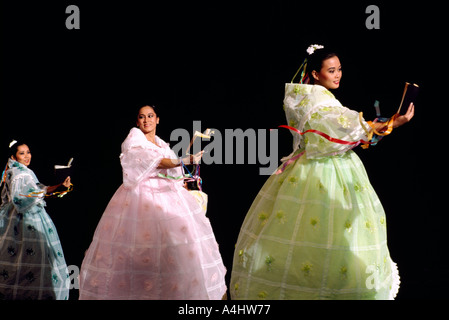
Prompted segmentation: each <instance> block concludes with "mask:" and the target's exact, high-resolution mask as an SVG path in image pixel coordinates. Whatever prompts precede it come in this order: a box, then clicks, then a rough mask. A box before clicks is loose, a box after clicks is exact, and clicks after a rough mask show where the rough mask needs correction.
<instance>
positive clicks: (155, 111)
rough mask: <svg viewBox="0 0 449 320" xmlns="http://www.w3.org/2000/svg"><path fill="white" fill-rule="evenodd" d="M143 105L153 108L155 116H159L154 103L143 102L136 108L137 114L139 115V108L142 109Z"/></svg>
mask: <svg viewBox="0 0 449 320" xmlns="http://www.w3.org/2000/svg"><path fill="white" fill-rule="evenodd" d="M143 107H150V108H153V111H154V113H156V116H157V117H159V111H158V108H156V106H155V105H154V104H143V105H141V106H140V107H139V109H137V116H139V111H140V109H142V108H143Z"/></svg>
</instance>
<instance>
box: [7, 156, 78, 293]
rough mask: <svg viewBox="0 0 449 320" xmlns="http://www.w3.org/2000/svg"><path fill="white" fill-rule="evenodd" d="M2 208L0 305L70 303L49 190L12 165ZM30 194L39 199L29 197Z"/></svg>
mask: <svg viewBox="0 0 449 320" xmlns="http://www.w3.org/2000/svg"><path fill="white" fill-rule="evenodd" d="M8 168H9V169H8V170H7V171H6V184H5V185H4V187H3V189H2V205H1V207H0V300H2V299H6V300H49V299H56V300H67V299H68V297H69V285H70V280H69V273H68V269H67V265H66V262H65V259H64V254H63V251H62V247H61V243H60V240H59V236H58V233H57V231H56V227H55V225H54V223H53V221H52V220H51V219H50V217H49V216H48V214H47V212H46V211H45V209H44V207H45V201H44V200H43V195H44V194H45V192H46V187H45V186H43V185H41V184H40V183H39V181H38V180H37V178H36V176H35V174H34V172H33V171H32V170H30V169H28V168H27V167H26V166H24V165H22V164H21V163H19V162H17V161H14V160H11V159H10V160H9V162H8ZM32 192H36V196H32V197H27V195H29V194H30V193H32Z"/></svg>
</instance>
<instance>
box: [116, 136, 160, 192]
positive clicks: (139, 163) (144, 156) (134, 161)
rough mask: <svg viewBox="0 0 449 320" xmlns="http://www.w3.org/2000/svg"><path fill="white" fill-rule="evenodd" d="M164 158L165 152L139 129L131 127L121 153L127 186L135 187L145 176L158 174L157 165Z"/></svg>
mask: <svg viewBox="0 0 449 320" xmlns="http://www.w3.org/2000/svg"><path fill="white" fill-rule="evenodd" d="M163 158H164V156H163V154H162V153H161V152H159V151H158V150H157V148H156V147H152V145H151V144H150V143H148V141H147V140H146V138H145V136H144V135H143V133H142V132H141V131H140V130H139V129H137V128H133V129H131V131H130V133H129V135H128V137H127V138H126V139H125V141H124V142H123V144H122V153H121V155H120V163H121V165H122V171H123V184H124V185H125V187H133V186H135V185H137V184H138V183H139V182H140V181H142V179H143V178H145V177H152V176H156V175H157V174H158V173H159V169H157V167H158V166H159V163H160V161H161V160H162V159H163Z"/></svg>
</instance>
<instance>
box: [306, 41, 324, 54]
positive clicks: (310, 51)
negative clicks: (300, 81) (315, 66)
mask: <svg viewBox="0 0 449 320" xmlns="http://www.w3.org/2000/svg"><path fill="white" fill-rule="evenodd" d="M323 48H324V46H322V45H320V44H312V45H310V46H309V47H308V48H307V53H308V54H309V56H310V55H311V54H313V53H314V52H315V51H316V50H318V49H323Z"/></svg>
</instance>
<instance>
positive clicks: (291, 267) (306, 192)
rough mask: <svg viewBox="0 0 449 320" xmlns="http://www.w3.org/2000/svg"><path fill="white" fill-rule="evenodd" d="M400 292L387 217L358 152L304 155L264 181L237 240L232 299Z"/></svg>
mask: <svg viewBox="0 0 449 320" xmlns="http://www.w3.org/2000/svg"><path fill="white" fill-rule="evenodd" d="M301 151H302V150H298V151H297V153H296V154H299V152H301ZM398 289H399V275H398V271H397V268H396V264H395V263H394V262H393V261H392V260H391V258H390V253H389V251H388V247H387V236H386V218H385V212H384V210H383V207H382V205H381V203H380V201H379V198H378V197H377V195H376V193H375V191H374V189H373V187H372V186H371V184H370V182H369V179H368V176H367V174H366V171H365V168H364V166H363V164H362V162H361V161H360V159H359V157H358V156H357V155H356V154H355V153H354V152H353V151H348V152H346V153H344V154H342V155H336V156H331V157H325V158H321V159H307V158H306V156H305V155H304V156H302V157H300V158H299V159H297V160H296V161H295V162H293V163H291V164H290V165H288V166H287V167H286V169H285V171H284V172H283V173H281V174H279V175H272V176H271V177H270V178H269V179H268V180H267V181H266V183H265V185H264V186H263V187H262V189H261V190H260V192H259V194H258V195H257V197H256V199H255V200H254V202H253V204H252V206H251V208H250V210H249V212H248V214H247V215H246V218H245V220H244V222H243V225H242V228H241V231H240V234H239V237H238V240H237V244H236V249H235V254H234V261H233V268H232V275H231V285H230V290H231V298H232V299H267V300H274V299H307V300H311V299H393V298H394V297H395V296H396V294H397V291H398Z"/></svg>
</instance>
